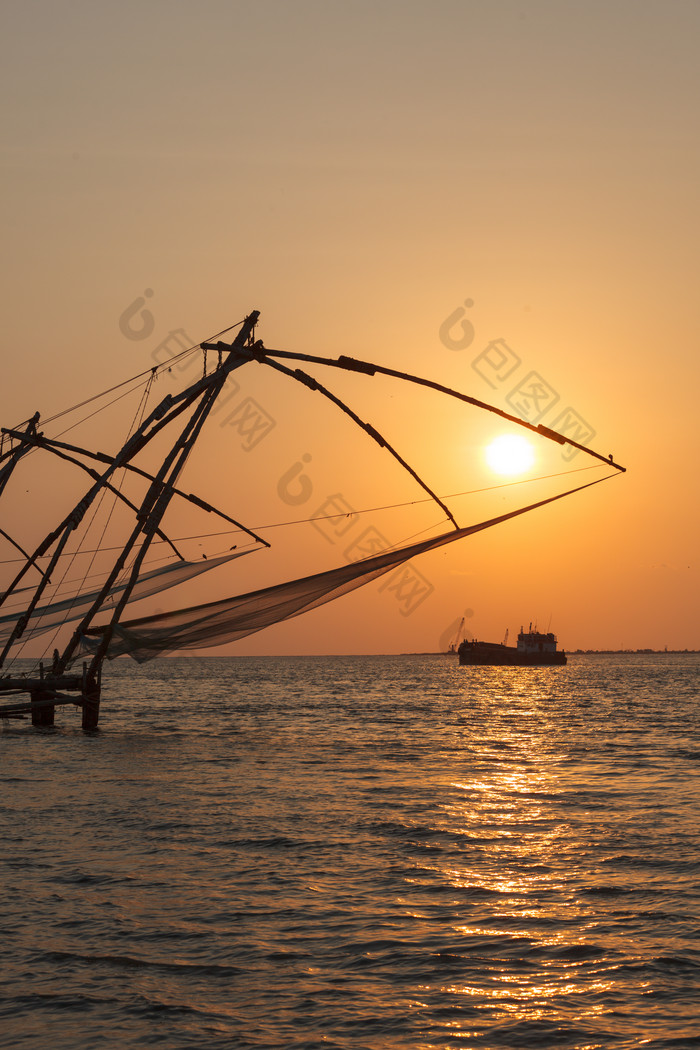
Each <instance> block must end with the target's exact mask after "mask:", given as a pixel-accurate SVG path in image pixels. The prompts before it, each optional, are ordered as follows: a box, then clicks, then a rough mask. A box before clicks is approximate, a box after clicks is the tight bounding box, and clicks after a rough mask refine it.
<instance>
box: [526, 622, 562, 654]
mask: <svg viewBox="0 0 700 1050" xmlns="http://www.w3.org/2000/svg"><path fill="white" fill-rule="evenodd" d="M556 651H557V638H556V635H554V634H552V633H551V632H549V633H547V634H540V632H539V631H533V629H532V624H530V629H529V631H524V630H523V628H522V627H521V628H520V634H519V635H518V652H519V653H555V652H556Z"/></svg>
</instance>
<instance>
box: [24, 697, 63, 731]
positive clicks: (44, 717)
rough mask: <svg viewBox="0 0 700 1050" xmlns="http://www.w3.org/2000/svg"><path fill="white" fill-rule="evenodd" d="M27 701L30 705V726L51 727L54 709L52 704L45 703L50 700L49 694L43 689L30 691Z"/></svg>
mask: <svg viewBox="0 0 700 1050" xmlns="http://www.w3.org/2000/svg"><path fill="white" fill-rule="evenodd" d="M29 699H30V702H31V705H32V725H33V726H52V725H53V716H54V711H55V710H56V709H55V707H54V705H53V704H47V703H46V701H47V700H50V699H51V693H50V692H47V690H45V689H32V691H31V692H30V694H29Z"/></svg>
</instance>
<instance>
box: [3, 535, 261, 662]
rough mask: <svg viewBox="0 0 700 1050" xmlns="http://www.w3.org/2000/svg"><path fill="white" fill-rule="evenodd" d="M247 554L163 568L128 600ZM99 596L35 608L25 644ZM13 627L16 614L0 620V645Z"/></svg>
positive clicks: (76, 615) (143, 581)
mask: <svg viewBox="0 0 700 1050" xmlns="http://www.w3.org/2000/svg"><path fill="white" fill-rule="evenodd" d="M250 553H252V551H249V550H245V551H236V552H235V553H233V554H224V555H222V556H221V557H219V558H208V559H202V561H183V562H177V563H176V564H175V565H165V566H161V567H160V568H158V569H152V570H151V571H150V572H146V573H144V574H143V575H142V576H140V577H139V579H138V581H137V583H136V585H135V587H134V589H133V591H132V594H131V599H130V600H131V601H138V600H139V599H141V598H148V597H150V595H152V594H157V593H159V592H160V591H165V590H168V589H169V588H170V587H176V586H177V585H178V584H181V583H186V582H187V581H188V580H191V579H193V578H194V577H195V576H199V575H200V574H201V573H203V572H208V571H209V570H210V569H216V568H217V567H218V566H219V565H225V564H227V563H228V562H230V561H233V559H234V558H240V557H241V556H242V555H243V554H250ZM125 587H126V583H125V582H122V583H117V584H115V585H114V587H113V588H112V590H111V591H110V596H111V597H112V598H114V597H117V596H118V595H120V594H121V593H122V592H123V590H124V588H125ZM29 589H30V588H23V589H22V591H18V592H17V593H18V594H21V593H22V592H23V591H24V590H29ZM31 590H33V588H31ZM99 594H100V591H99V590H93V591H88V592H86V593H84V594H79V595H76V596H74V597H71V598H63V599H62V600H61V601H57V602H49V603H47V604H46V605H37V607H36V609H34V612H33V613H32V615H31V617H30V618H29V621H28V624H27V627H26V628H25V630H24V632H23V638H24V639H25V640H26V639H29V638H33V637H36V636H37V635H40V634H43V633H44V631H50V630H51V629H52V628H54V627H58V626H60V625H61V624H64V623H68V622H70V621H71V620H77V619H79V618H80V617H81V616H83V615H84V614H85V613H86V612H87V611H88V609H89V608H90V606H91V605H92V604H93V603H94V601H95V599H96V598H97V597H98V596H99ZM16 623H17V612H13V613H9V614H8V615H6V616H2V617H0V641H6V640H7V639H8V638H9V637H10V635H11V633H12V630H13V628H14V626H15V624H16Z"/></svg>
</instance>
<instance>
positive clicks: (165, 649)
mask: <svg viewBox="0 0 700 1050" xmlns="http://www.w3.org/2000/svg"><path fill="white" fill-rule="evenodd" d="M608 476H609V475H608ZM603 480H605V479H604V478H599V479H597V480H596V481H592V482H589V483H588V484H586V485H580V486H578V487H577V488H574V489H569V490H568V491H567V492H561V493H559V494H557V495H556V496H550V497H549V498H547V499H544V500H540V501H539V502H538V503H532V504H530V505H529V506H527V507H521V508H519V509H517V510H513V511H510V512H509V513H507V514H502V515H500V516H499V517H497V518H490V519H488V520H487V521H482V522H479V523H478V524H476V525H470V526H467V527H466V528H462V529H455V530H453V531H451V532H447V533H442V534H441V535H439V536H434V537H432V538H431V539H427V540H422V541H420V542H418V543H413V544H411V545H410V546H405V547H399V548H398V549H396V550H392V551H386V552H384V553H383V554H378V555H375V556H373V557H371V558H364V559H362V560H361V561H356V562H351V563H350V564H347V565H342V566H339V567H337V568H335V569H330V570H328V571H326V572H321V573H317V574H316V575H314V576H306V577H304V578H302V579H298V580H290V581H288V582H287V583H281V584H276V585H274V586H272V587H265V588H263V589H261V590H257V591H251V592H249V593H248V594H241V595H236V596H235V597H231V598H224V599H221V600H220V601H216V602H209V603H207V604H205V605H196V606H191V607H189V608H187V609H177V610H175V611H173V612H169V613H159V614H157V615H154V616H144V617H141V618H140V619H136V620H127V621H122V622H121V623H118V624H116V625H113V626H111V627H95V628H91V629H90V630H89V631H87V632H86V633H85V634H84V635H83V637H82V640H81V650H80V653H79V654H78V655H86V654H88V653H90V652H93V651H94V650H95V649H96V648H97V646H98V644H99V642H100V640H101V638H102V636H103V634H104V632H105V631H110V630H111V631H112V636H111V639H110V642H109V647H108V649H107V653H106V655H107V658H108V659H114V658H115V657H117V656H122V655H126V654H128V655H130V656H131V657H133V659H135V660H137V661H138V662H139V663H143V662H145V661H146V660H150V659H152V658H153V657H155V656H159V655H161V654H163V653H169V652H174V651H175V650H178V651H187V650H189V649H203V648H208V647H211V646H215V645H222V644H224V643H227V642H235V641H238V640H239V639H241V638H245V637H247V636H248V635H250V634H254V633H255V632H257V631H261V630H263V629H264V628H265V627H270V626H271V625H272V624H275V623H281V622H282V621H284V620H289V619H292V618H293V617H295V616H299V615H300V614H301V613H305V612H310V611H311V610H312V609H317V608H318V607H319V606H321V605H324V604H326V603H327V602H331V601H334V600H335V599H336V598H339V597H341V595H343V594H348V593H349V592H350V591H353V590H356V589H357V588H358V587H362V586H364V585H365V584H367V583H371V582H372V581H373V580H376V579H377V578H378V577H379V576H382V575H384V574H385V573H387V572H390V571H391V570H392V569H394V568H396V567H397V566H399V565H402V564H404V563H405V562H407V561H410V560H411V559H412V558H415V557H417V556H418V555H420V554H425V553H426V552H427V551H430V550H434V549H436V548H437V547H442V546H444V545H445V544H448V543H454V542H455V541H456V540H461V539H464V538H465V537H466V536H471V535H473V534H474V533H476V532H480V531H482V530H483V529H488V528H491V527H492V526H494V525H498V524H500V523H501V522H504V521H507V520H508V519H509V518H514V517H517V516H518V515H520V514H525V513H527V512H528V511H531V510H535V508H537V507H542V506H544V505H545V504H547V503H552V502H554V501H555V500H558V499H562V498H563V497H564V496H568V495H571V493H573V492H578V491H580V490H581V489H584V488H589V487H590V486H591V485H596V484H598V483H599V482H600V481H603Z"/></svg>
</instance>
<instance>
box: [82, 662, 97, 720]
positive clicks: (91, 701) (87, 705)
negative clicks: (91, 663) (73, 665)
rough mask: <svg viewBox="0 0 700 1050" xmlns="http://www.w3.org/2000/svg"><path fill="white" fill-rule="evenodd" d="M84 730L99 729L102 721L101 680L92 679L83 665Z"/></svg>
mask: <svg viewBox="0 0 700 1050" xmlns="http://www.w3.org/2000/svg"><path fill="white" fill-rule="evenodd" d="M83 683H84V684H83V729H84V730H86V731H90V730H94V729H97V723H98V722H99V720H100V692H101V688H100V679H99V678H98V679H97V680H95V679H94V678H93V679H90V678H88V677H87V675H86V670H85V665H83Z"/></svg>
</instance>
